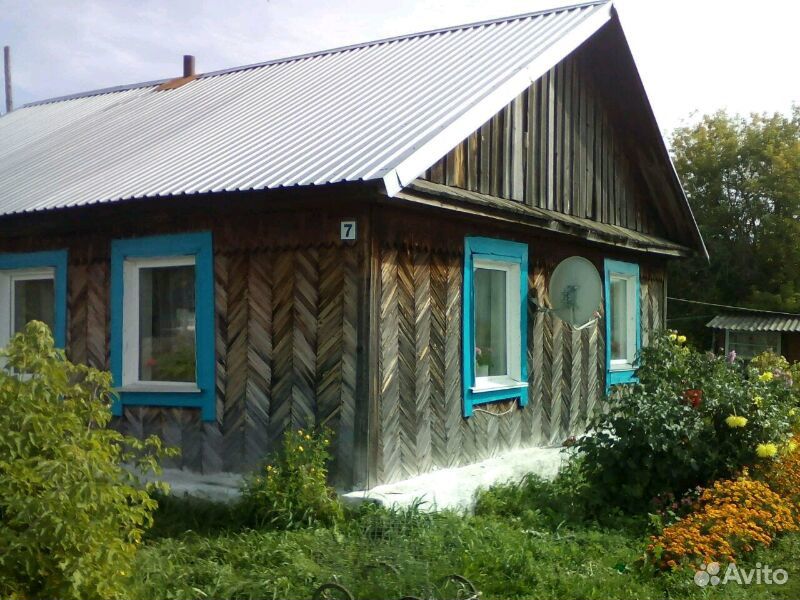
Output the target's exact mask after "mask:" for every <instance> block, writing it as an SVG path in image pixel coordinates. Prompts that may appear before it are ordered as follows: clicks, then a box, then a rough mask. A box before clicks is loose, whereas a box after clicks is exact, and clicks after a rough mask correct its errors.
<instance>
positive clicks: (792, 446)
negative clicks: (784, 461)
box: [786, 440, 797, 454]
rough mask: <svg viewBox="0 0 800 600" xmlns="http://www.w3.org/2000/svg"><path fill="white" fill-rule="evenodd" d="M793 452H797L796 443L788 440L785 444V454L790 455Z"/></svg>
mask: <svg viewBox="0 0 800 600" xmlns="http://www.w3.org/2000/svg"><path fill="white" fill-rule="evenodd" d="M795 450H797V442H795V441H794V440H789V441H788V442H786V452H787V453H789V454H791V453H792V452H794V451H795Z"/></svg>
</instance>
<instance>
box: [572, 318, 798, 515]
mask: <svg viewBox="0 0 800 600" xmlns="http://www.w3.org/2000/svg"><path fill="white" fill-rule="evenodd" d="M637 375H638V378H639V383H638V384H633V385H628V386H620V387H617V388H615V391H614V392H613V393H612V394H611V397H610V398H609V399H608V404H607V409H606V410H605V412H603V413H602V414H600V415H598V416H597V417H596V418H595V419H594V421H593V423H592V424H591V426H590V431H589V434H587V435H586V436H583V437H582V438H581V439H580V440H579V441H578V444H577V447H578V449H579V451H580V455H581V456H582V458H583V460H582V461H581V465H582V467H581V468H582V471H583V475H584V476H585V478H586V481H587V482H589V483H590V485H591V487H592V489H593V491H594V493H595V494H596V496H597V499H598V500H599V501H602V502H605V503H608V504H610V505H615V506H620V507H622V508H624V509H625V510H628V511H638V510H642V509H644V508H646V507H647V506H648V503H650V502H651V501H652V500H654V499H657V498H658V497H660V496H665V495H667V494H674V495H675V496H676V497H679V496H680V495H681V494H682V493H683V492H684V491H686V490H688V489H690V488H693V487H695V486H697V485H703V484H706V483H708V482H710V481H713V480H715V479H719V478H727V477H731V476H732V475H733V474H735V473H736V472H737V471H739V470H740V469H741V468H743V467H745V466H748V465H752V464H755V463H757V462H758V461H759V460H762V458H760V457H759V456H758V454H757V452H756V448H757V447H758V446H759V445H760V444H762V445H763V444H775V445H780V444H781V443H782V442H784V441H786V439H787V438H788V437H789V435H790V434H791V429H792V419H793V417H792V414H793V412H794V411H793V406H794V404H795V400H796V399H795V397H794V396H793V393H792V390H791V388H790V387H789V386H787V385H786V383H787V381H786V380H785V379H782V378H780V377H775V376H774V375H773V374H772V372H771V371H767V372H766V373H765V374H763V375H762V374H761V373H760V372H759V371H757V370H756V369H753V368H747V367H745V366H744V365H743V364H742V363H740V362H737V361H735V360H730V359H729V358H725V357H719V356H715V355H713V354H711V353H701V352H697V351H694V350H691V349H689V348H686V347H684V346H683V345H682V344H681V343H680V341H679V340H677V336H676V335H675V334H658V335H655V336H653V338H652V339H651V342H650V345H649V346H648V347H646V348H644V349H643V350H642V353H641V357H640V366H639V369H638V371H637Z"/></svg>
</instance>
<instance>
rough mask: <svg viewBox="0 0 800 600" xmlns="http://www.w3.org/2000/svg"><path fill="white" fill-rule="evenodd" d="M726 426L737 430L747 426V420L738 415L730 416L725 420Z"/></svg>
mask: <svg viewBox="0 0 800 600" xmlns="http://www.w3.org/2000/svg"><path fill="white" fill-rule="evenodd" d="M725 424H726V425H727V426H728V427H730V428H731V429H735V428H736V427H744V426H745V425H747V419H746V418H745V417H740V416H738V415H730V416H729V417H727V418H726V419H725Z"/></svg>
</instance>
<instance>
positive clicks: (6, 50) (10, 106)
mask: <svg viewBox="0 0 800 600" xmlns="http://www.w3.org/2000/svg"><path fill="white" fill-rule="evenodd" d="M3 64H4V70H5V76H6V113H10V112H11V111H12V110H14V99H13V97H12V96H11V46H4V47H3Z"/></svg>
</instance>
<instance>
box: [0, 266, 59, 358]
mask: <svg viewBox="0 0 800 600" xmlns="http://www.w3.org/2000/svg"><path fill="white" fill-rule="evenodd" d="M47 279H49V280H52V282H53V292H54V293H55V282H56V270H55V268H53V267H35V268H31V269H7V270H3V271H0V346H5V345H6V344H8V342H9V341H10V340H11V332H12V331H13V330H14V312H15V309H16V307H15V306H14V284H15V283H16V282H17V281H42V280H47ZM54 301H57V300H56V299H55V298H54ZM54 317H55V315H54Z"/></svg>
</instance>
